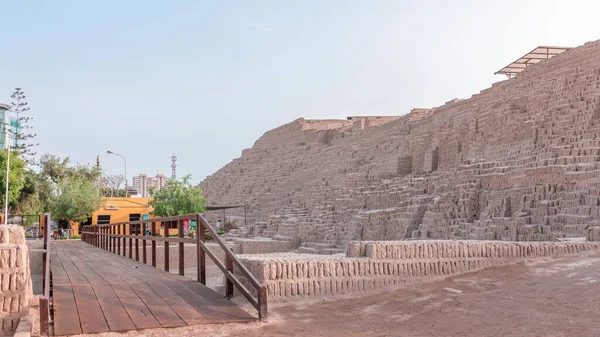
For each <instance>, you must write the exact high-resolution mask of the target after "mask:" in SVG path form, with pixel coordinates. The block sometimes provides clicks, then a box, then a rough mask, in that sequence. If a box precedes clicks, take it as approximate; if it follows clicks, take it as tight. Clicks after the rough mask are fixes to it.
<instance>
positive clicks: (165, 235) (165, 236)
mask: <svg viewBox="0 0 600 337" xmlns="http://www.w3.org/2000/svg"><path fill="white" fill-rule="evenodd" d="M163 223H164V226H163V228H164V230H163V234H164V235H163V237H164V238H165V239H169V224H168V221H164V222H163ZM163 244H164V245H165V263H164V264H165V271H169V241H167V240H165V241H163Z"/></svg>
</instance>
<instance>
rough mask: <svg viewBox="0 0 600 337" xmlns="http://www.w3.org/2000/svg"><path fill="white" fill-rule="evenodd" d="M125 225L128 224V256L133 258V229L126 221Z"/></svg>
mask: <svg viewBox="0 0 600 337" xmlns="http://www.w3.org/2000/svg"><path fill="white" fill-rule="evenodd" d="M127 226H129V231H128V232H129V233H128V235H129V258H130V259H133V239H132V238H131V235H132V233H133V229H132V226H131V224H130V223H127Z"/></svg>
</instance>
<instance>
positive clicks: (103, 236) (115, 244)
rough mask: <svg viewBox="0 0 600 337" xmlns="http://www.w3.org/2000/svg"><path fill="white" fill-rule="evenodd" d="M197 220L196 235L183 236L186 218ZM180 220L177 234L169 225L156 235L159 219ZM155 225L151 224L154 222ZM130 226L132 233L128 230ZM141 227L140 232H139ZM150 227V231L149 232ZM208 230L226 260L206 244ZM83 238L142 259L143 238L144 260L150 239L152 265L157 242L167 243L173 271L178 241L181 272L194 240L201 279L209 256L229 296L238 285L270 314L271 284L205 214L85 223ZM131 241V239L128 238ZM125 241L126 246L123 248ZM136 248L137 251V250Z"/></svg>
mask: <svg viewBox="0 0 600 337" xmlns="http://www.w3.org/2000/svg"><path fill="white" fill-rule="evenodd" d="M192 219H195V220H196V238H194V239H192V238H185V237H183V234H184V233H183V220H192ZM174 221H176V222H177V234H178V235H177V237H169V236H168V235H169V228H168V226H165V229H164V230H165V235H164V237H156V236H154V235H156V223H161V222H163V223H164V222H174ZM150 225H151V226H150ZM127 228H129V233H125V232H126V231H127ZM134 228H135V229H136V231H135V233H137V231H138V230H139V234H135V233H134V231H133V229H134ZM146 229H148V231H149V232H150V235H146ZM206 232H208V234H209V235H210V236H211V237H212V239H213V240H214V241H215V242H216V243H217V244H218V245H219V246H220V247H221V248H222V249H223V251H224V252H225V263H223V261H220V260H219V259H218V258H217V256H216V255H215V254H214V253H213V252H212V251H211V250H210V249H209V248H208V247H207V246H206V244H205V237H206ZM81 233H82V235H81V240H83V241H84V242H87V243H89V244H92V245H95V246H97V247H99V248H101V249H104V250H108V251H110V252H112V253H115V254H119V255H121V253H122V255H123V256H128V257H129V258H130V259H135V260H136V261H139V260H140V254H139V241H142V249H143V252H142V255H143V256H142V259H143V261H144V263H146V261H147V257H146V249H145V248H146V241H150V242H151V256H150V258H151V261H152V266H153V267H156V242H163V243H164V249H165V251H164V254H165V256H164V261H165V265H164V269H165V271H169V264H168V263H169V256H168V254H169V243H174V244H177V245H178V246H179V247H178V248H179V249H178V252H179V266H178V267H179V268H178V271H179V274H180V275H184V260H185V259H184V244H185V243H194V244H196V247H197V270H198V275H197V277H198V282H201V283H202V284H204V285H206V256H207V255H208V257H209V258H210V259H211V260H212V261H213V262H214V263H215V264H216V265H217V267H218V268H219V269H220V270H221V272H223V274H224V275H225V283H226V284H225V296H226V297H228V298H231V297H233V289H234V287H236V288H237V289H238V290H239V292H240V293H241V294H242V295H243V296H244V297H245V298H246V299H247V300H248V302H250V303H251V304H252V306H254V308H255V309H256V310H257V311H258V317H259V319H261V320H263V319H266V317H267V288H266V286H265V285H263V284H261V283H260V282H259V281H258V280H257V279H256V277H255V276H254V275H252V273H250V271H249V270H248V268H246V266H245V265H244V264H243V263H242V262H241V261H240V260H239V259H238V258H237V257H236V256H235V254H234V253H233V252H232V251H231V249H229V247H227V246H226V245H225V243H223V241H222V240H221V238H220V237H219V234H218V233H217V231H216V230H215V229H214V228H213V227H212V226H211V225H210V224H209V223H208V221H207V220H206V218H205V217H204V215H202V214H200V213H198V214H186V215H178V216H171V217H162V218H152V219H146V220H136V221H126V222H117V223H112V224H101V225H91V226H83V227H82V232H81ZM127 241H129V242H127ZM121 244H122V246H123V248H122V249H123V250H122V251H121ZM134 250H135V254H134ZM234 266H235V267H236V268H237V269H238V270H239V272H240V273H241V274H242V275H243V276H244V277H246V279H248V282H249V283H250V285H251V286H252V288H254V289H255V290H256V294H257V295H258V296H257V297H255V296H254V295H253V294H252V292H251V291H249V290H248V289H247V288H246V287H245V286H244V284H242V282H241V281H240V280H239V279H238V278H237V277H236V275H235V274H234V273H233V268H234Z"/></svg>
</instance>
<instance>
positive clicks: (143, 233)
mask: <svg viewBox="0 0 600 337" xmlns="http://www.w3.org/2000/svg"><path fill="white" fill-rule="evenodd" d="M146 228H148V223H147V222H142V235H143V239H142V262H144V264H146V263H147V260H146Z"/></svg>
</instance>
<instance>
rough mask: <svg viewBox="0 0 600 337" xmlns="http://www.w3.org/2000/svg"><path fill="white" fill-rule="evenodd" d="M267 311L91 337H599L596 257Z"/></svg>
mask: <svg viewBox="0 0 600 337" xmlns="http://www.w3.org/2000/svg"><path fill="white" fill-rule="evenodd" d="M445 288H452V289H451V290H450V291H449V290H447V289H445ZM453 290H458V291H460V293H457V291H453ZM269 310H270V311H269V315H270V316H269V320H268V322H266V323H265V322H257V323H250V324H228V325H203V326H195V327H183V328H174V329H155V330H145V331H130V332H128V333H103V334H98V335H95V336H101V337H109V336H110V337H113V336H115V337H116V336H122V337H130V336H161V337H162V336H165V337H166V336H169V337H171V336H173V337H175V336H176V337H187V336H214V337H218V336H244V337H258V336H327V337H341V336H407V337H419V336H478V337H479V336H545V337H550V336H557V337H558V336H600V319H599V318H598V317H599V315H600V253H597V252H590V253H587V254H582V255H579V256H575V257H568V258H561V259H556V260H545V261H538V262H535V263H528V264H518V265H512V266H506V267H500V268H493V269H488V270H485V271H481V272H477V273H471V274H466V275H461V276H457V277H453V278H450V279H446V280H442V281H435V282H429V283H420V284H412V285H408V286H406V287H404V288H402V289H398V290H393V291H387V292H379V293H372V294H362V295H361V296H356V295H354V296H344V297H337V298H335V299H333V298H332V299H327V300H324V299H319V300H314V299H312V300H306V299H305V300H294V302H293V303H279V304H271V305H270V309H269Z"/></svg>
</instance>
